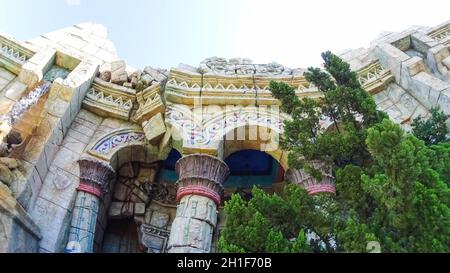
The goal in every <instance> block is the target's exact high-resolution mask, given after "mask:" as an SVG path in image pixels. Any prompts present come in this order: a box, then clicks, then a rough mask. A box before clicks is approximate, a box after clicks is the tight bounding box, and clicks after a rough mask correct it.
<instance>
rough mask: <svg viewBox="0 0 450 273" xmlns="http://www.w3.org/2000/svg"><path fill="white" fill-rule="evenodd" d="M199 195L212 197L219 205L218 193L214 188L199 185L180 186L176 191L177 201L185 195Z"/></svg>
mask: <svg viewBox="0 0 450 273" xmlns="http://www.w3.org/2000/svg"><path fill="white" fill-rule="evenodd" d="M191 194H192V195H200V196H204V197H207V198H210V199H212V200H213V201H214V202H215V203H216V205H217V206H219V205H220V195H219V194H218V193H217V192H215V191H214V190H212V189H210V188H208V187H205V186H200V185H189V186H185V187H180V188H179V189H178V191H177V203H178V202H180V200H181V198H183V197H184V196H186V195H191Z"/></svg>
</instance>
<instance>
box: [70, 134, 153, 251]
mask: <svg viewBox="0 0 450 273" xmlns="http://www.w3.org/2000/svg"><path fill="white" fill-rule="evenodd" d="M160 157H161V153H160V150H159V147H158V146H157V145H153V144H151V143H150V142H149V141H147V139H146V137H145V133H144V132H143V130H142V129H140V128H126V129H120V130H115V131H113V132H110V133H107V134H105V135H103V136H101V137H99V138H98V139H96V140H95V141H93V142H92V143H91V144H90V145H88V147H87V149H86V151H85V153H84V156H83V157H82V158H81V159H80V160H79V161H78V163H79V167H80V186H79V187H78V189H77V190H78V193H77V197H76V201H75V207H74V212H73V216H72V225H71V228H70V232H69V242H68V244H67V247H66V252H98V251H100V250H101V247H102V242H103V235H104V232H105V230H106V227H107V223H108V219H109V218H110V217H109V216H111V210H113V209H114V208H115V206H117V204H115V203H114V202H116V201H123V202H122V203H124V204H125V203H126V204H125V206H124V207H127V208H128V207H130V206H132V211H133V215H132V216H135V215H134V214H135V213H134V212H135V211H139V213H137V215H139V217H141V218H142V217H143V215H144V214H142V211H143V212H144V213H145V210H146V207H147V205H148V204H147V203H146V202H145V201H142V200H141V201H142V202H134V201H136V200H115V199H114V195H115V193H116V192H115V191H116V189H115V188H116V184H117V178H118V177H121V176H124V172H125V173H126V172H128V173H129V172H130V171H129V169H130V168H128V167H127V165H132V164H146V165H147V167H148V168H147V169H149V170H153V173H156V172H157V168H158V166H157V164H152V163H154V162H157V161H158V160H159V158H160ZM124 169H126V170H125V171H124ZM146 174H147V175H148V176H149V180H152V182H153V181H154V175H153V178H150V176H151V172H146ZM141 176H142V175H141ZM145 187H146V185H141V187H136V189H138V190H141V191H142V192H144V191H145ZM141 195H142V194H141ZM127 201H130V202H127ZM131 201H133V202H131ZM120 210H121V212H123V213H122V214H126V213H128V212H127V210H123V207H122V208H121V209H120ZM83 219H87V220H83ZM142 222H143V221H141V222H139V223H138V222H136V223H137V224H138V226H139V228H140V224H142ZM137 232H138V233H139V232H140V230H138V231H137ZM139 237H142V232H141V233H140V234H139Z"/></svg>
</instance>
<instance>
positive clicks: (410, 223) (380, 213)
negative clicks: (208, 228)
mask: <svg viewBox="0 0 450 273" xmlns="http://www.w3.org/2000/svg"><path fill="white" fill-rule="evenodd" d="M323 58H324V60H325V69H326V70H327V72H323V71H321V70H320V69H317V68H310V69H308V72H307V73H306V75H305V76H306V78H307V79H308V80H309V81H310V82H312V83H314V84H315V85H316V86H317V87H318V88H319V89H320V90H321V91H322V92H323V93H324V97H323V98H322V99H321V100H318V101H315V100H312V99H309V98H304V99H301V100H300V99H298V97H297V96H296V95H295V92H294V90H293V89H292V88H291V87H289V86H288V85H286V84H283V83H277V82H272V83H271V85H270V86H271V89H272V92H273V94H274V96H275V97H277V98H278V99H280V101H281V102H282V106H281V108H282V110H283V111H285V112H287V113H289V114H290V115H291V116H292V120H291V121H287V122H286V123H285V133H284V135H283V137H282V141H281V145H282V148H283V149H285V150H288V151H289V152H290V155H289V165H290V167H291V168H304V169H305V170H307V171H309V172H311V173H312V174H313V175H314V176H316V177H317V178H318V179H319V178H320V173H318V172H317V171H316V170H314V169H313V168H311V166H309V165H308V161H309V160H314V159H317V160H322V161H326V162H329V163H332V164H334V174H335V177H336V190H337V192H336V196H335V197H333V196H330V195H318V196H309V195H308V194H307V193H306V191H305V190H304V189H302V188H300V187H298V186H297V185H292V184H288V185H287V186H286V187H285V190H284V194H283V196H278V195H276V194H274V195H269V194H266V193H264V192H263V191H262V190H259V189H256V188H254V189H253V198H251V199H250V200H249V201H243V200H242V199H241V198H240V197H239V196H237V195H236V196H233V197H232V199H231V200H230V201H229V202H227V203H226V205H225V215H226V219H227V220H226V224H225V229H224V230H223V232H222V234H221V238H220V241H219V247H220V249H221V250H222V251H224V252H308V251H313V252H334V251H344V252H365V251H370V249H367V247H368V242H371V241H376V242H379V243H380V246H381V251H383V252H448V251H449V250H450V249H449V247H450V229H449V228H448V227H449V226H450V209H449V207H450V190H449V183H450V182H449V180H450V143H448V142H441V143H439V144H437V145H430V146H426V145H425V144H424V142H423V141H421V140H419V139H418V138H416V137H415V136H414V135H411V134H406V133H404V132H403V131H402V129H401V128H400V126H399V125H397V124H394V123H393V122H391V121H389V120H388V119H387V118H386V115H385V114H384V113H381V112H378V111H377V110H376V106H375V103H374V101H373V100H372V99H371V98H370V96H369V95H368V94H367V93H366V92H365V91H364V90H363V89H362V88H361V86H360V85H359V83H358V81H357V79H356V74H355V73H354V72H351V71H350V68H349V66H348V64H346V63H344V62H343V61H342V60H341V59H339V58H338V57H337V56H335V55H333V54H331V53H329V52H327V53H324V54H323ZM331 76H332V77H331ZM432 112H433V113H434V112H435V110H433V111H432ZM434 115H435V118H434V120H433V121H432V123H439V122H441V123H442V120H443V118H442V116H439V115H437V117H438V118H436V114H434ZM324 117H325V118H327V119H329V120H330V121H331V122H332V123H333V124H334V126H332V128H331V129H329V130H324V129H323V128H321V126H320V123H319V121H320V120H321V119H323V118H324ZM438 121H439V122H438ZM416 124H418V123H417V122H416ZM419 127H420V126H419ZM438 127H439V126H437V127H436V126H429V125H427V126H424V128H425V129H426V130H422V131H423V136H424V138H425V139H432V140H433V142H430V144H433V143H434V142H435V140H436V139H437V137H435V136H433V137H428V135H427V134H434V135H436V133H435V132H441V130H437V131H436V130H429V128H438ZM416 128H418V127H417V126H416ZM437 135H439V134H437Z"/></svg>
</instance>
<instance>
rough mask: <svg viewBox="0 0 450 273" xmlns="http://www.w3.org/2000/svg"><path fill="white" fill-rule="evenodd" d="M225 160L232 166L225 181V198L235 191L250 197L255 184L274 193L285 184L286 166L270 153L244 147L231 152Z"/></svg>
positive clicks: (244, 196) (247, 197) (245, 197)
mask: <svg viewBox="0 0 450 273" xmlns="http://www.w3.org/2000/svg"><path fill="white" fill-rule="evenodd" d="M224 161H225V163H226V164H227V165H228V167H229V168H230V176H229V177H228V179H227V180H226V181H225V182H224V187H225V196H224V199H225V200H228V199H229V198H230V197H231V195H232V194H233V193H237V194H240V195H241V196H242V197H243V198H244V199H249V198H251V190H252V188H253V186H257V187H259V188H262V189H263V190H265V191H266V192H269V193H274V192H279V191H280V190H281V189H282V187H283V185H284V184H283V183H282V182H283V178H284V168H283V167H282V166H281V164H280V163H279V162H278V161H277V160H275V158H273V157H272V156H271V155H270V154H268V153H265V152H262V151H258V150H253V149H244V150H240V151H237V152H234V153H232V154H230V155H229V156H228V157H226V158H225V160H224Z"/></svg>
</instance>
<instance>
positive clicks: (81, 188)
mask: <svg viewBox="0 0 450 273" xmlns="http://www.w3.org/2000/svg"><path fill="white" fill-rule="evenodd" d="M77 190H79V191H83V192H87V193H90V194H92V195H95V196H97V197H98V198H100V197H101V196H102V191H101V190H100V189H99V188H97V187H94V186H91V185H86V184H81V183H80V185H79V186H78V188H77Z"/></svg>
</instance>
